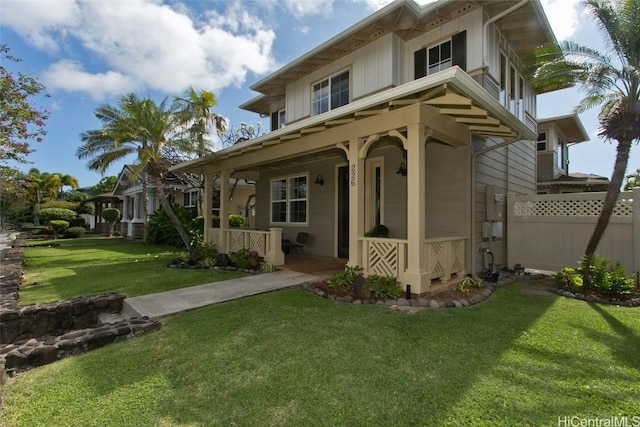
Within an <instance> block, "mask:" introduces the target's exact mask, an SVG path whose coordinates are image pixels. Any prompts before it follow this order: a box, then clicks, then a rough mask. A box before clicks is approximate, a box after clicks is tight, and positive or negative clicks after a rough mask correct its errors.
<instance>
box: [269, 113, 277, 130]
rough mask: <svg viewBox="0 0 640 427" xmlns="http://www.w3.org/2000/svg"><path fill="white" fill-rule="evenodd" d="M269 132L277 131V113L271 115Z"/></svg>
mask: <svg viewBox="0 0 640 427" xmlns="http://www.w3.org/2000/svg"><path fill="white" fill-rule="evenodd" d="M271 130H272V131H273V130H278V112H277V111H276V112H275V113H271Z"/></svg>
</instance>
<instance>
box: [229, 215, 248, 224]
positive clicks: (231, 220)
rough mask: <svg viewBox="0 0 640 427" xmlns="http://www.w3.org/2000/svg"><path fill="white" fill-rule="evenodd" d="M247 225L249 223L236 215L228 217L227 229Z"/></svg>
mask: <svg viewBox="0 0 640 427" xmlns="http://www.w3.org/2000/svg"><path fill="white" fill-rule="evenodd" d="M248 225H249V221H247V218H246V217H244V216H242V215H238V214H231V215H229V227H247V226H248Z"/></svg>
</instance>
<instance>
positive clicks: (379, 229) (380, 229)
mask: <svg viewBox="0 0 640 427" xmlns="http://www.w3.org/2000/svg"><path fill="white" fill-rule="evenodd" d="M364 236H365V237H389V229H388V228H387V227H385V226H384V225H382V224H378V225H376V226H375V227H373V228H372V229H371V230H369V231H367V232H366V233H364Z"/></svg>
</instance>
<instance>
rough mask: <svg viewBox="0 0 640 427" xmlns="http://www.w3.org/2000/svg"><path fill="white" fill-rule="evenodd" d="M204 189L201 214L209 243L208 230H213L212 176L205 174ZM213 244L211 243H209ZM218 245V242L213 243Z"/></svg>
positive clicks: (205, 236)
mask: <svg viewBox="0 0 640 427" xmlns="http://www.w3.org/2000/svg"><path fill="white" fill-rule="evenodd" d="M202 176H203V179H204V182H203V184H204V185H203V188H202V193H203V194H202V212H201V213H200V214H201V215H202V217H203V218H204V231H203V232H204V238H205V241H207V229H209V228H211V205H212V202H213V188H212V184H213V180H212V177H211V175H206V174H203V175H202ZM207 243H211V242H207ZM213 243H215V244H216V246H217V245H218V242H213Z"/></svg>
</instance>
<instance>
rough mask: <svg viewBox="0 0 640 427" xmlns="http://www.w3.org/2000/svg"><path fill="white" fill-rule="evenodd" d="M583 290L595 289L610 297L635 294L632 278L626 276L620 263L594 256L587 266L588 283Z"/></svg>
mask: <svg viewBox="0 0 640 427" xmlns="http://www.w3.org/2000/svg"><path fill="white" fill-rule="evenodd" d="M585 288H587V289H588V288H595V289H598V290H599V291H600V292H602V293H605V294H612V295H622V294H631V293H634V292H635V285H634V282H633V278H631V277H629V276H627V275H626V274H625V271H624V266H623V265H622V264H620V261H616V263H615V264H612V263H611V260H610V259H609V258H606V257H602V256H598V255H596V256H594V257H593V262H592V263H591V265H589V282H588V283H585Z"/></svg>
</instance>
